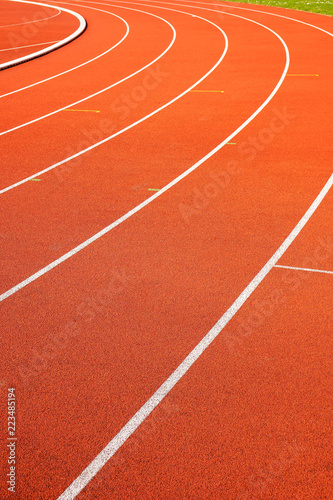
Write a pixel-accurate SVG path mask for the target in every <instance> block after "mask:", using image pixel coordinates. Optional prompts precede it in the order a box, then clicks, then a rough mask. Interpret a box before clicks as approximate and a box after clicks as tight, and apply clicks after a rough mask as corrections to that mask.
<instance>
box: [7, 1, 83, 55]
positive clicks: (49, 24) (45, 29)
mask: <svg viewBox="0 0 333 500" xmlns="http://www.w3.org/2000/svg"><path fill="white" fill-rule="evenodd" d="M0 10H1V21H0V22H1V25H0V64H1V63H7V62H10V61H12V60H14V59H18V58H20V57H23V56H27V55H29V54H32V53H34V52H37V51H38V50H41V49H44V48H46V47H48V46H49V45H53V44H54V43H55V42H58V41H60V40H63V39H64V38H66V37H67V36H69V35H70V34H72V33H73V32H74V31H75V30H76V29H77V28H78V26H79V21H78V19H77V18H76V17H74V16H73V15H72V14H69V13H68V12H62V11H59V9H56V8H51V7H45V6H38V5H32V4H25V3H16V2H15V1H13V2H8V1H4V0H2V1H1V2H0Z"/></svg>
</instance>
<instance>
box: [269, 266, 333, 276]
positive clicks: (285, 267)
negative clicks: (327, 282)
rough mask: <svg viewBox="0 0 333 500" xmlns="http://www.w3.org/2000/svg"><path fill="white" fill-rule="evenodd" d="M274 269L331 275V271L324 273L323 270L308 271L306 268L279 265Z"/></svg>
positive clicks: (332, 272)
mask: <svg viewBox="0 0 333 500" xmlns="http://www.w3.org/2000/svg"><path fill="white" fill-rule="evenodd" d="M274 267H280V268H282V269H294V270H295V271H310V272H312V273H325V274H333V271H324V270H323V269H310V268H308V267H293V266H281V264H275V266H274Z"/></svg>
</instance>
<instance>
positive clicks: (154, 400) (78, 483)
mask: <svg viewBox="0 0 333 500" xmlns="http://www.w3.org/2000/svg"><path fill="white" fill-rule="evenodd" d="M332 184H333V174H332V175H331V177H330V179H329V180H328V181H327V183H326V184H325V186H324V187H323V189H322V190H321V192H320V193H319V195H318V196H317V198H316V199H315V201H314V202H313V203H312V205H311V207H310V208H309V209H308V210H307V212H306V213H305V214H304V215H303V217H302V219H301V220H300V221H299V222H298V224H297V225H296V226H295V228H294V229H293V230H292V231H291V233H290V234H289V236H288V237H287V238H286V239H285V241H284V242H283V243H282V245H281V246H280V247H279V248H278V250H277V251H276V252H275V254H274V255H273V256H272V257H271V258H270V259H269V261H268V262H267V263H266V264H265V265H264V267H262V269H261V270H260V271H259V273H258V274H257V275H256V276H255V277H254V278H253V280H252V281H251V283H250V284H249V285H248V286H247V287H246V288H245V289H244V290H243V292H242V293H241V294H240V295H239V296H238V297H237V299H236V300H235V301H234V303H233V304H232V305H231V306H230V307H229V309H228V310H227V311H226V312H225V313H224V314H223V316H221V318H220V319H219V320H218V322H217V323H216V324H215V325H214V326H213V328H211V330H209V332H208V333H207V334H206V335H205V337H204V338H203V339H202V340H201V341H200V342H199V344H197V346H196V347H195V348H194V349H193V350H192V351H191V352H190V354H189V355H188V356H187V357H186V358H185V359H184V361H182V363H181V364H180V365H179V366H178V367H177V368H176V370H175V371H174V372H173V373H172V374H171V375H170V377H169V378H168V379H167V380H166V381H165V382H164V383H163V384H162V385H161V386H160V387H159V388H158V389H157V391H156V392H155V393H154V394H153V395H152V396H151V398H149V399H148V401H147V402H146V403H145V404H144V405H143V406H142V407H141V408H140V409H139V411H137V412H136V413H135V415H134V416H133V417H132V418H131V419H130V420H129V421H128V422H127V424H125V425H124V427H123V428H122V429H121V430H120V431H119V432H118V434H117V435H116V436H115V437H114V438H113V439H111V441H110V442H109V443H108V444H107V445H106V446H105V448H104V449H103V450H102V451H101V452H100V453H99V454H98V455H97V456H96V458H95V459H94V460H93V461H92V462H91V463H90V464H89V465H88V467H86V468H85V469H84V471H83V472H82V473H81V474H80V475H79V476H78V477H77V478H76V479H75V480H74V481H73V482H72V484H71V485H70V486H69V487H68V488H67V489H66V490H65V491H64V492H63V493H62V494H61V495H60V496H59V497H58V500H72V499H73V498H75V497H76V496H77V495H78V494H79V493H80V491H82V490H83V488H84V487H85V486H86V485H87V484H88V483H89V482H90V481H91V479H92V478H93V477H94V476H95V475H96V474H97V472H98V471H100V470H101V468H102V467H103V466H104V465H105V464H106V463H107V462H108V460H110V458H111V457H112V456H113V455H114V454H115V453H116V451H117V450H119V448H120V447H121V446H122V445H123V444H124V443H125V441H126V440H127V439H128V438H129V437H130V436H131V434H133V432H134V431H135V430H136V429H137V428H138V427H139V426H140V425H141V424H142V422H143V421H144V420H145V419H146V418H147V417H148V416H149V415H150V413H151V412H152V411H153V410H154V409H155V408H156V406H157V405H158V404H159V403H160V402H161V401H162V400H163V398H164V397H165V396H166V395H167V394H168V393H169V392H170V391H171V389H172V388H173V387H174V386H175V385H176V384H177V382H179V381H180V379H181V378H182V377H183V376H184V375H185V373H186V372H187V371H188V369H189V368H190V367H191V366H192V365H193V364H194V363H195V361H196V360H197V359H198V358H199V357H200V356H201V354H202V353H203V352H204V351H205V350H206V349H207V347H208V346H209V345H210V344H211V343H212V342H213V340H214V339H215V338H216V337H217V336H218V335H219V334H220V333H221V331H222V330H223V328H224V327H225V326H226V325H227V324H228V323H229V321H230V320H231V318H233V317H234V315H235V314H236V313H237V311H239V309H240V308H241V307H242V305H243V304H244V303H245V301H246V300H247V299H248V298H249V297H250V296H251V295H252V293H253V292H254V290H255V289H256V288H257V287H258V286H259V285H260V283H261V282H262V281H263V279H264V278H265V277H266V276H267V274H268V273H269V272H270V271H271V269H272V268H273V267H274V265H275V264H276V262H277V261H278V260H279V259H280V258H281V257H282V255H283V254H284V253H285V251H286V250H287V249H288V247H289V246H290V245H291V243H292V242H293V241H294V239H295V238H296V236H297V235H298V234H299V233H300V231H301V230H302V229H303V227H304V226H305V224H306V223H307V222H308V220H309V219H310V217H311V216H312V215H313V213H314V212H315V211H316V209H317V208H318V207H319V205H320V203H321V202H322V200H323V199H324V197H325V196H326V194H327V193H328V191H329V189H330V188H331V187H332Z"/></svg>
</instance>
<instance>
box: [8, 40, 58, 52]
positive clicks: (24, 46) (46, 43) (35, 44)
mask: <svg viewBox="0 0 333 500" xmlns="http://www.w3.org/2000/svg"><path fill="white" fill-rule="evenodd" d="M57 41H58V40H53V41H52V42H43V43H34V44H32V45H22V46H21V47H20V46H18V47H10V48H9V49H0V52H7V50H20V49H28V48H29V47H36V46H37V45H49V44H50V43H56V42H57Z"/></svg>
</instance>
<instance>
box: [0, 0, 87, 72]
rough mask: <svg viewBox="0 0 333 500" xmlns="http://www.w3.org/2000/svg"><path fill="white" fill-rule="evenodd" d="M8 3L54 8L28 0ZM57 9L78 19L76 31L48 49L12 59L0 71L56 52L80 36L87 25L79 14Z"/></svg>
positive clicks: (14, 0) (16, 0)
mask: <svg viewBox="0 0 333 500" xmlns="http://www.w3.org/2000/svg"><path fill="white" fill-rule="evenodd" d="M10 1H12V2H19V3H28V4H32V5H38V6H42V7H49V8H50V9H52V8H54V6H52V5H48V4H45V3H38V2H32V1H30V0H10ZM57 9H58V10H61V11H62V12H67V13H68V14H71V15H72V16H74V17H76V18H77V19H78V21H79V27H78V28H77V30H76V31H74V32H73V33H71V34H70V35H69V36H67V37H66V38H64V39H63V40H61V41H60V42H57V43H55V44H53V45H51V46H50V47H47V48H45V49H41V50H39V51H37V52H34V53H32V54H29V55H26V56H23V57H19V58H17V59H13V60H12V61H7V62H5V63H2V64H0V70H3V69H6V68H10V67H11V66H16V65H17V64H21V63H23V62H27V61H30V60H31V59H36V57H40V56H42V55H45V54H48V53H49V52H51V51H53V50H56V49H58V48H60V47H62V46H63V45H65V44H67V43H69V42H71V41H72V40H74V39H75V38H77V37H78V36H80V35H81V34H82V33H83V32H84V30H85V29H86V25H87V24H86V20H85V19H84V17H82V16H81V15H80V14H77V13H76V12H74V11H72V10H69V9H65V8H64V7H58V6H57Z"/></svg>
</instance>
